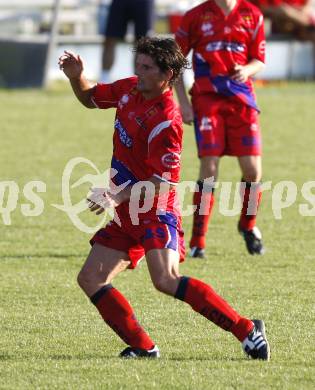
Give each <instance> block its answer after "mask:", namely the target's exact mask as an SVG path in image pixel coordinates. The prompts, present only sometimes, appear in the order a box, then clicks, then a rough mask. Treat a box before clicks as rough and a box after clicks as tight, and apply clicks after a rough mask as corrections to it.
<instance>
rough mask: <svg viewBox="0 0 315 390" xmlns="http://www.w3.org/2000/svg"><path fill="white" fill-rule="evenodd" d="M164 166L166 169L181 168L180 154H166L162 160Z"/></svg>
mask: <svg viewBox="0 0 315 390" xmlns="http://www.w3.org/2000/svg"><path fill="white" fill-rule="evenodd" d="M161 161H162V164H163V166H164V167H166V168H170V169H174V168H178V167H179V166H180V154H179V153H166V154H164V155H163V156H162V158H161Z"/></svg>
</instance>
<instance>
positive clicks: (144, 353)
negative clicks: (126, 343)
mask: <svg viewBox="0 0 315 390" xmlns="http://www.w3.org/2000/svg"><path fill="white" fill-rule="evenodd" d="M119 356H120V357H122V358H126V359H138V358H153V359H154V358H159V357H160V350H159V348H158V347H157V346H156V345H155V346H154V347H153V348H152V349H149V350H146V349H140V348H132V347H127V348H125V349H124V350H123V351H122V352H120V354H119Z"/></svg>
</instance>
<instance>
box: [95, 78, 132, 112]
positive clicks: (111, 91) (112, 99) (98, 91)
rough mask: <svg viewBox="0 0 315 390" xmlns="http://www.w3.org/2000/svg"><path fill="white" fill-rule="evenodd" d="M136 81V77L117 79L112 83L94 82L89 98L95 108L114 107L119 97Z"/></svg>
mask: <svg viewBox="0 0 315 390" xmlns="http://www.w3.org/2000/svg"><path fill="white" fill-rule="evenodd" d="M135 83H136V78H135V77H131V78H129V79H122V80H117V81H115V82H114V83H112V84H101V83H98V84H96V86H95V88H94V92H93V95H92V97H91V100H92V102H93V104H94V105H95V106H96V107H97V108H113V107H114V108H115V107H117V105H118V102H119V100H120V98H121V97H122V96H123V95H124V94H125V93H126V92H128V91H129V90H130V88H132V87H133V86H134V85H135Z"/></svg>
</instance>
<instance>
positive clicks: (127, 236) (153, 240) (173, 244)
mask: <svg viewBox="0 0 315 390" xmlns="http://www.w3.org/2000/svg"><path fill="white" fill-rule="evenodd" d="M95 242H97V243H98V244H101V245H104V246H106V247H107V248H111V249H116V250H119V251H123V252H126V253H128V255H129V259H130V261H131V264H130V265H129V268H132V269H133V268H135V267H136V266H137V264H138V263H139V261H140V260H142V258H143V257H144V256H145V254H146V253H147V252H148V251H150V250H151V249H163V248H168V249H173V250H174V251H176V252H178V253H179V260H180V262H182V261H184V259H185V242H184V232H183V230H182V229H181V223H180V222H179V221H178V218H176V216H175V215H174V214H172V213H166V215H160V216H156V218H155V219H154V220H152V219H151V220H142V221H140V224H139V225H133V224H132V223H131V221H130V220H129V221H128V220H124V221H121V226H119V225H118V224H117V223H116V222H114V221H111V222H109V223H108V224H107V225H106V226H105V227H104V228H102V229H100V230H99V231H97V232H96V233H95V235H94V236H93V237H92V239H91V241H90V243H91V245H93V244H94V243H95Z"/></svg>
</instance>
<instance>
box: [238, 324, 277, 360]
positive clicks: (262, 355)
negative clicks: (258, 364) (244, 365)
mask: <svg viewBox="0 0 315 390" xmlns="http://www.w3.org/2000/svg"><path fill="white" fill-rule="evenodd" d="M252 322H253V323H254V329H253V330H252V331H251V332H250V334H249V335H248V336H247V337H246V339H245V340H244V341H243V343H242V345H243V350H244V352H245V353H246V354H247V356H249V357H251V358H252V359H260V360H269V359H270V348H269V344H268V341H267V338H266V333H265V324H264V321H262V320H252Z"/></svg>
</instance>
